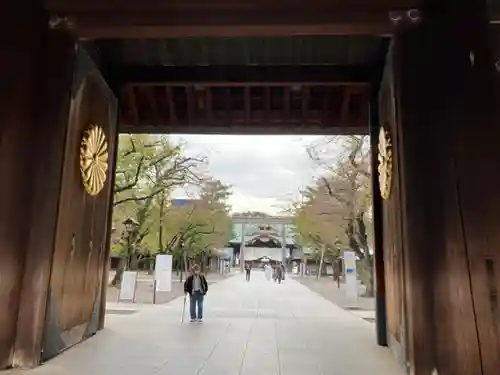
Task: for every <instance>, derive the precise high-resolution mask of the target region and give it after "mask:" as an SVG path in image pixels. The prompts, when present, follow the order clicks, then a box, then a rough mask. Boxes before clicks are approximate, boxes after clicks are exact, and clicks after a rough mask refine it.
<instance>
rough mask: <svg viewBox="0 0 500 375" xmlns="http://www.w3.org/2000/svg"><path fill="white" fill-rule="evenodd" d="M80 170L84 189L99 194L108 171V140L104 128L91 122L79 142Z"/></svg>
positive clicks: (91, 193)
mask: <svg viewBox="0 0 500 375" xmlns="http://www.w3.org/2000/svg"><path fill="white" fill-rule="evenodd" d="M80 171H81V174H82V181H83V186H84V187H85V191H86V192H87V193H88V194H89V195H92V196H95V195H97V194H99V192H100V191H101V190H102V188H103V187H104V184H105V183H106V177H107V172H108V142H107V140H106V134H105V133H104V130H103V129H102V128H101V127H100V126H98V125H94V124H92V125H91V126H90V127H89V128H88V129H87V130H86V131H85V133H84V135H83V137H82V142H81V144H80Z"/></svg>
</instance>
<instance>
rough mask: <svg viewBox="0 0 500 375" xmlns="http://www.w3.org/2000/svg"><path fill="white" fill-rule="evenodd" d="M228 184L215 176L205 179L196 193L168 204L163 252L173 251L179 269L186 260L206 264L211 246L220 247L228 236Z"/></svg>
mask: <svg viewBox="0 0 500 375" xmlns="http://www.w3.org/2000/svg"><path fill="white" fill-rule="evenodd" d="M230 194H231V193H230V187H229V186H226V185H224V184H222V183H221V182H220V181H218V180H215V179H205V180H204V181H203V182H202V184H201V189H200V192H199V196H198V198H196V199H193V200H191V201H190V202H188V203H187V204H185V205H183V206H181V207H176V208H172V209H171V210H170V213H169V215H168V217H167V218H166V221H165V235H166V238H167V250H166V251H167V252H168V253H170V254H172V255H173V258H174V264H175V266H176V268H177V270H178V271H180V278H181V279H182V270H185V269H187V265H188V262H196V263H201V264H202V267H203V266H204V265H205V264H206V260H207V258H208V257H209V256H210V255H211V252H212V250H214V249H217V248H221V247H224V246H225V245H226V244H227V243H228V241H229V240H230V239H231V235H232V222H231V217H230V216H229V207H228V205H227V199H228V198H229V196H230Z"/></svg>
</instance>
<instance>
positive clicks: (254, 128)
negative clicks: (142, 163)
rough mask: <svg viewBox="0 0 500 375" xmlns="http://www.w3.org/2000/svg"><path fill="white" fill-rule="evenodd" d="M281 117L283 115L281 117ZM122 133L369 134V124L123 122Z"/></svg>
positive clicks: (120, 128)
mask: <svg viewBox="0 0 500 375" xmlns="http://www.w3.org/2000/svg"><path fill="white" fill-rule="evenodd" d="M280 119H281V117H280ZM119 130H120V132H121V133H136V134H241V135H245V134H247V135H251V134H253V135H257V134H266V135H278V134H283V135H285V134H303V135H309V134H310V135H352V134H368V125H366V126H365V125H360V124H350V125H346V124H337V123H332V124H329V125H321V124H320V123H318V122H315V123H307V124H301V123H300V122H298V121H293V122H291V121H287V122H281V123H279V125H278V124H272V125H266V124H263V123H258V124H251V125H250V126H247V125H244V124H241V125H231V126H228V125H227V123H226V122H224V123H221V124H206V125H162V126H148V125H144V126H140V127H136V126H130V125H126V124H121V125H120V127H119Z"/></svg>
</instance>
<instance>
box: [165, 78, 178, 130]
mask: <svg viewBox="0 0 500 375" xmlns="http://www.w3.org/2000/svg"><path fill="white" fill-rule="evenodd" d="M165 93H166V97H167V105H168V114H169V117H170V122H172V123H174V124H175V123H177V112H176V110H175V103H174V96H173V94H172V87H169V86H167V87H165Z"/></svg>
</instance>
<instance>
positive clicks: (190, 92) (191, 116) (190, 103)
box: [185, 86, 195, 124]
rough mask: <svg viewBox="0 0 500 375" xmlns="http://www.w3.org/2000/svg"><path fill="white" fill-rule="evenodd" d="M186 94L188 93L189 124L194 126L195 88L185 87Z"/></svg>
mask: <svg viewBox="0 0 500 375" xmlns="http://www.w3.org/2000/svg"><path fill="white" fill-rule="evenodd" d="M185 93H186V104H187V115H188V122H189V124H193V123H194V122H195V107H194V97H193V88H192V87H191V86H188V87H185Z"/></svg>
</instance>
